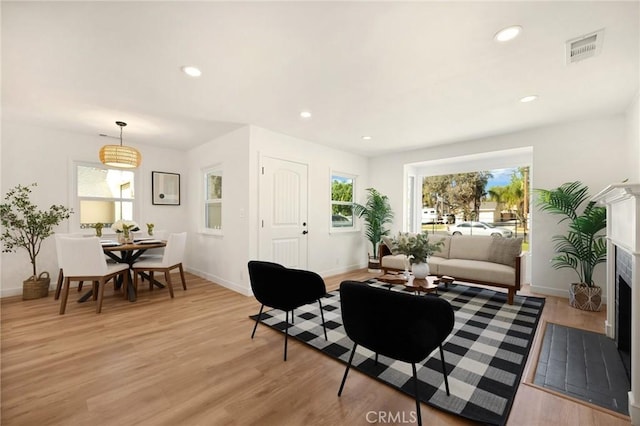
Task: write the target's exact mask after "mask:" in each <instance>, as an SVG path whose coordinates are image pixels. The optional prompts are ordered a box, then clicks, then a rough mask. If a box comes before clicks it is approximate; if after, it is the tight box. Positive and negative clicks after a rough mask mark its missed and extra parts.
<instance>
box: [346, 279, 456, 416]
mask: <svg viewBox="0 0 640 426" xmlns="http://www.w3.org/2000/svg"><path fill="white" fill-rule="evenodd" d="M340 305H341V307H342V321H343V323H344V329H345V331H346V333H347V336H349V338H350V339H351V340H353V342H354V344H353V349H352V351H351V355H350V356H349V363H348V364H347V368H346V370H345V372H344V377H343V378H342V383H341V384H340V390H339V391H338V396H340V395H342V389H343V388H344V383H345V381H346V380H347V374H348V373H349V369H350V368H351V363H352V362H353V355H354V354H355V352H356V347H357V346H358V345H362V346H364V347H365V348H367V349H369V350H371V351H373V352H375V353H376V361H377V358H378V354H381V355H384V356H387V357H389V358H392V359H396V360H399V361H404V362H408V363H410V364H411V367H412V368H413V380H414V383H415V394H416V411H417V416H418V424H419V425H422V416H421V415H420V397H419V396H418V376H417V373H416V362H420V361H422V360H424V359H425V358H426V357H427V356H428V355H429V354H430V353H431V352H433V350H434V349H436V348H440V359H441V360H442V374H443V375H444V384H445V387H446V390H447V396H449V381H448V380H447V370H446V365H445V361H444V351H443V350H442V342H443V341H444V340H445V339H446V338H447V336H448V335H449V334H450V333H451V330H453V324H454V313H453V308H452V307H451V305H450V304H449V302H447V301H446V300H444V299H441V298H439V297H436V296H432V295H427V296H415V295H413V294H408V293H399V292H393V291H389V290H387V289H381V288H377V287H372V286H370V285H368V284H366V283H362V282H358V281H343V282H342V283H341V284H340Z"/></svg>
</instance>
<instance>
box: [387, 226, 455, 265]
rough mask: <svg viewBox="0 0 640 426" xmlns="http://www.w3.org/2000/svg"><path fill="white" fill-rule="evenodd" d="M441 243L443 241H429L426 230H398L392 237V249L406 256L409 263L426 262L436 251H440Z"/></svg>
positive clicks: (442, 243)
mask: <svg viewBox="0 0 640 426" xmlns="http://www.w3.org/2000/svg"><path fill="white" fill-rule="evenodd" d="M443 245H444V242H443V241H438V242H435V243H432V242H430V241H429V235H427V233H426V232H424V233H420V234H409V233H406V232H399V233H398V236H397V237H395V238H394V239H393V249H394V251H395V252H397V253H402V254H404V255H405V256H407V259H409V262H410V263H411V264H414V263H424V262H426V261H427V259H428V258H429V257H430V256H433V254H434V253H435V252H436V251H440V247H442V246H443Z"/></svg>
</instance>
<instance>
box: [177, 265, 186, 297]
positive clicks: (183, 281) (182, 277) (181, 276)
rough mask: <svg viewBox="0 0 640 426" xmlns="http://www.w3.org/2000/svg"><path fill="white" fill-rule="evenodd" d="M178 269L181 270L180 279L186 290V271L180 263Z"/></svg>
mask: <svg viewBox="0 0 640 426" xmlns="http://www.w3.org/2000/svg"><path fill="white" fill-rule="evenodd" d="M178 268H180V279H181V280H182V289H183V290H186V289H187V282H186V281H185V279H184V269H182V263H180V264H179V265H178Z"/></svg>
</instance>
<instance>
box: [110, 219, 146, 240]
mask: <svg viewBox="0 0 640 426" xmlns="http://www.w3.org/2000/svg"><path fill="white" fill-rule="evenodd" d="M111 229H113V230H114V231H116V233H118V234H122V236H123V238H124V240H125V241H128V240H129V239H130V234H129V233H130V232H135V231H139V230H140V227H139V226H138V224H137V223H135V222H134V221H132V220H118V221H116V222H115V223H114V224H113V225H111Z"/></svg>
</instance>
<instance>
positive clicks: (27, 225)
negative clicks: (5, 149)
mask: <svg viewBox="0 0 640 426" xmlns="http://www.w3.org/2000/svg"><path fill="white" fill-rule="evenodd" d="M35 186H37V184H36V183H32V184H31V185H27V186H23V185H17V186H16V187H14V188H13V189H11V190H10V191H9V192H7V194H6V195H5V197H4V200H5V202H4V203H3V204H0V223H2V227H3V230H2V233H1V234H0V240H1V241H2V242H3V247H2V252H3V253H9V252H15V251H16V249H18V248H24V249H26V250H27V252H29V259H30V260H31V265H32V268H33V275H32V279H35V278H33V277H37V268H36V258H37V257H38V254H39V253H40V249H41V247H42V242H43V241H44V240H45V239H46V238H47V237H49V236H51V235H52V234H53V228H54V227H55V226H57V225H59V224H60V222H62V221H63V220H65V219H69V216H70V215H71V214H72V213H73V211H72V210H71V209H69V208H67V207H65V206H63V205H52V206H51V207H49V210H39V209H38V207H37V206H36V205H35V204H33V202H32V201H31V199H30V195H31V187H35Z"/></svg>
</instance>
